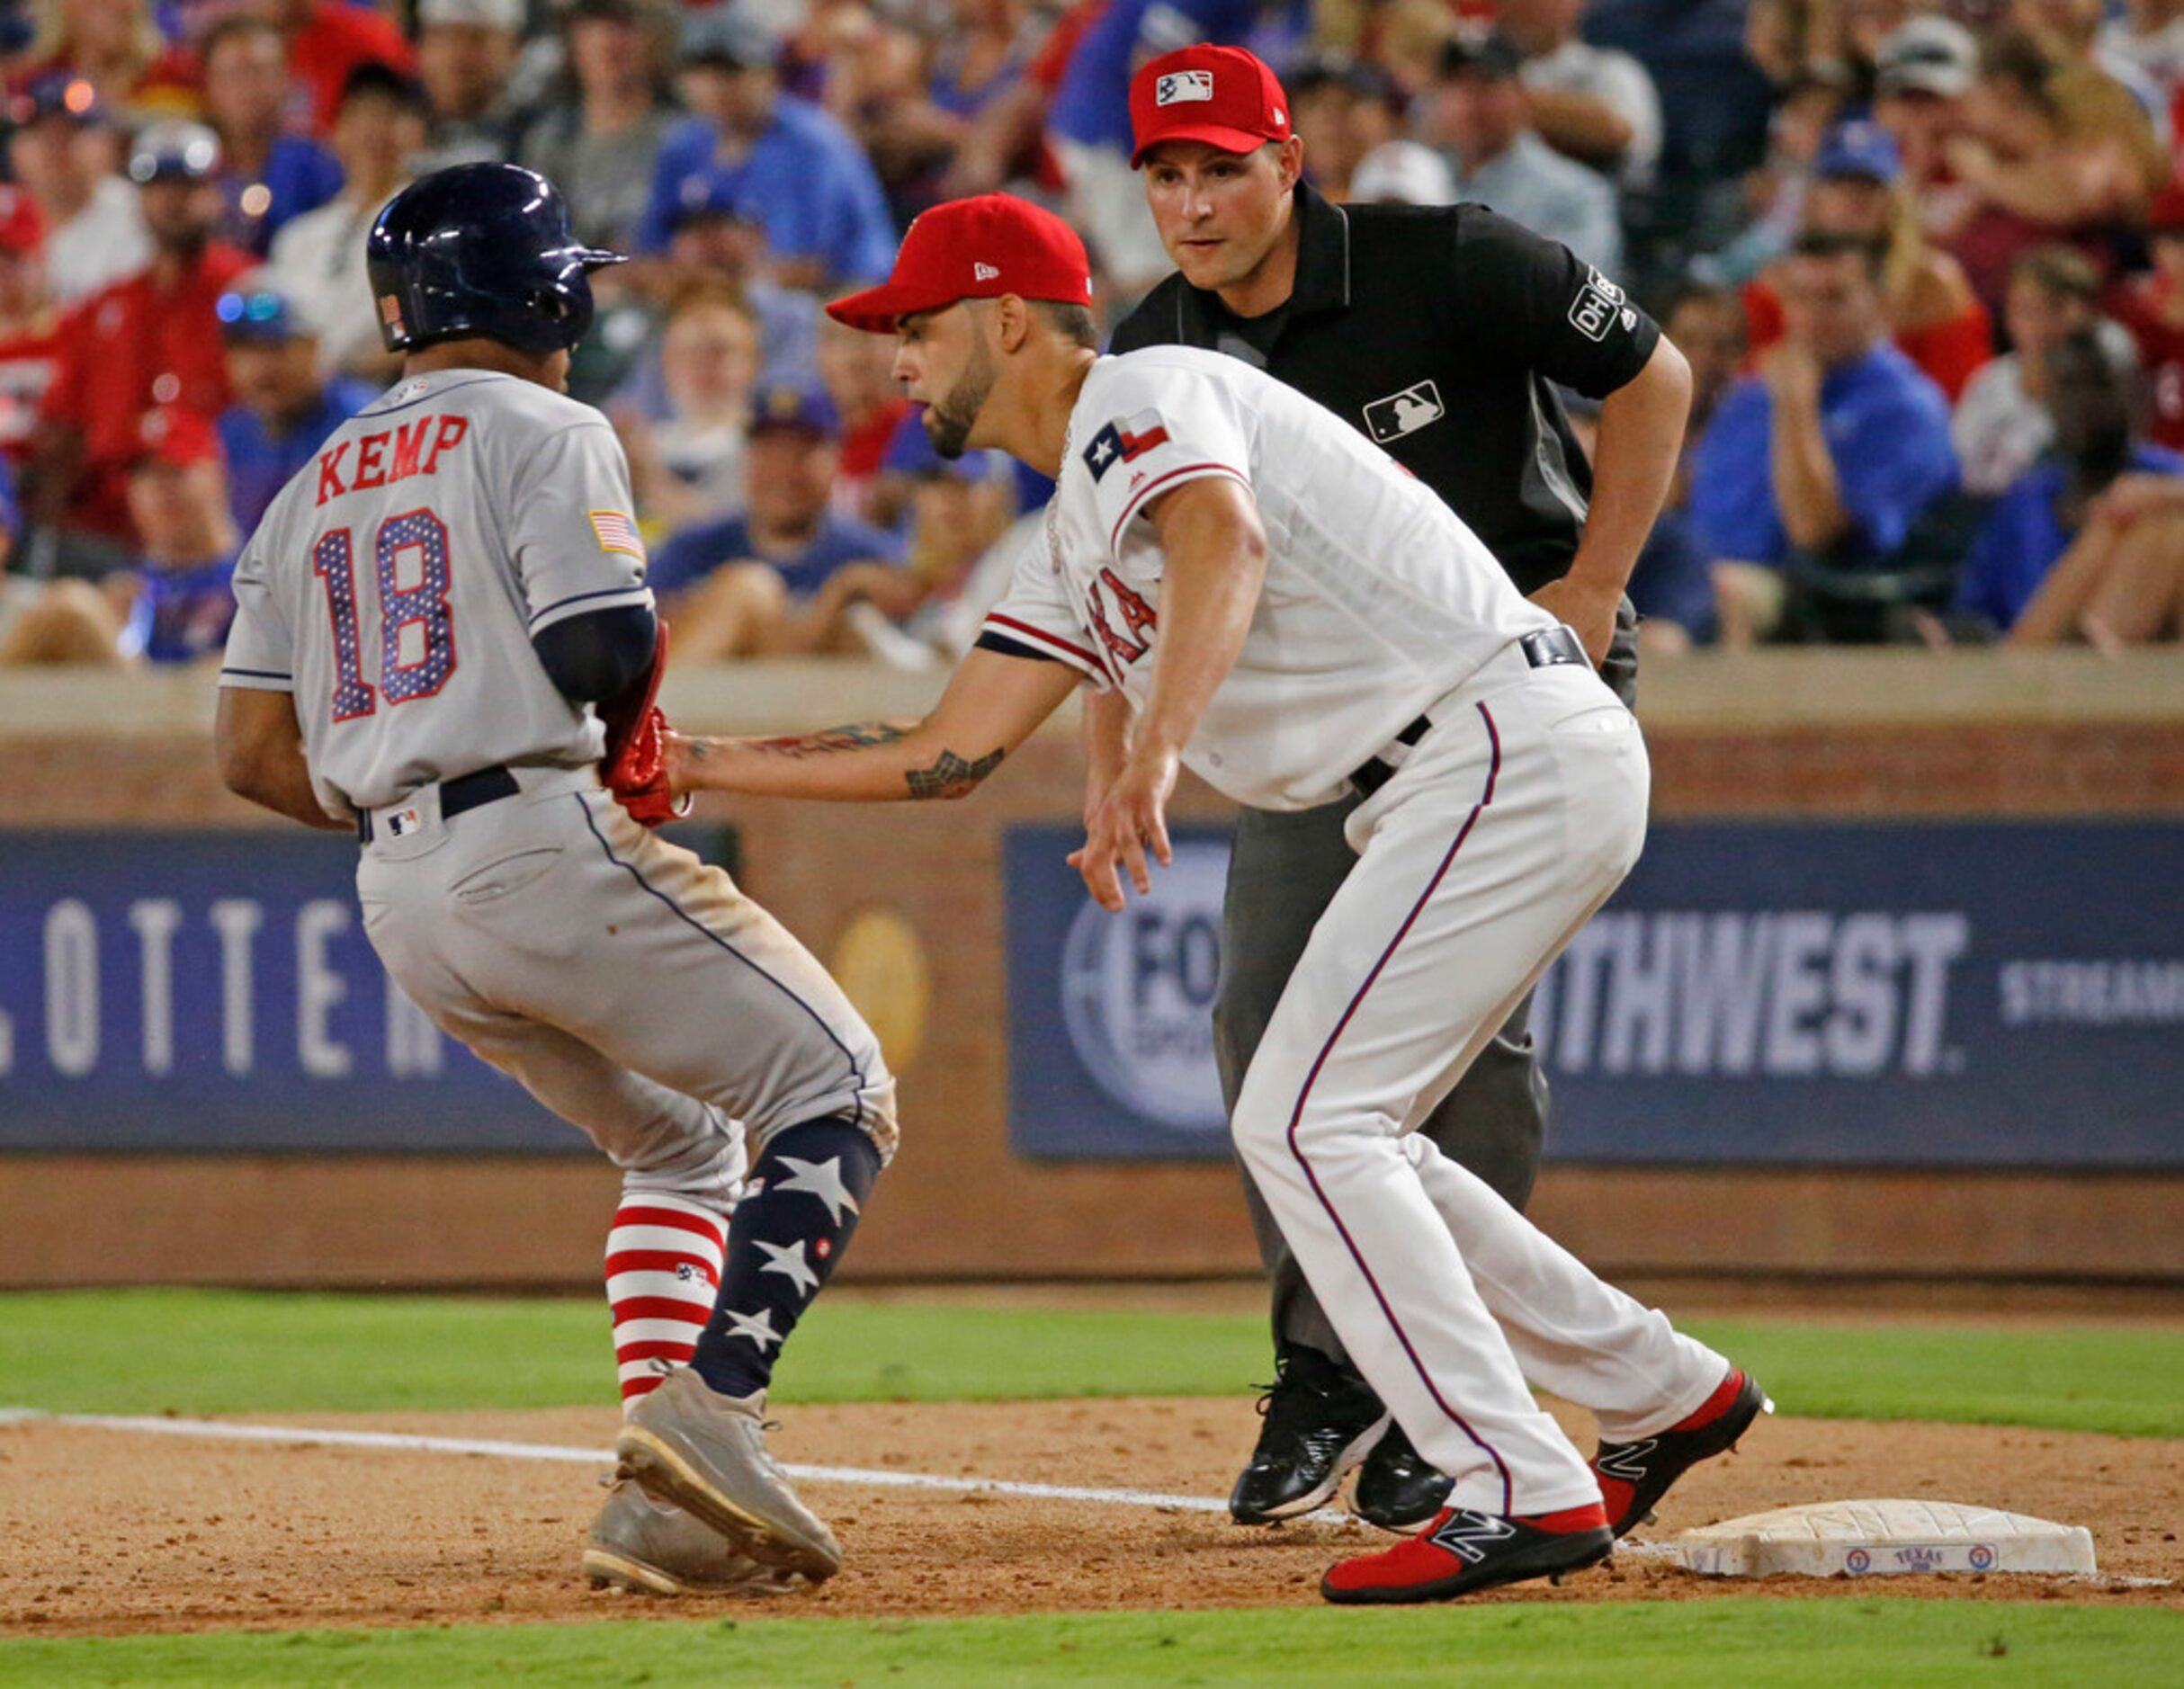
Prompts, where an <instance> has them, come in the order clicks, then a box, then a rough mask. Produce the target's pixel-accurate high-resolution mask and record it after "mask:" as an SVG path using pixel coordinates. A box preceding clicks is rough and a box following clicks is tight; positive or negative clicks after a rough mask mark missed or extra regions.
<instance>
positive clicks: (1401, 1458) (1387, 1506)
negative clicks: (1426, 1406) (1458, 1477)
mask: <svg viewBox="0 0 2184 1689" xmlns="http://www.w3.org/2000/svg"><path fill="white" fill-rule="evenodd" d="M1453 1488H1455V1479H1452V1478H1451V1477H1449V1475H1448V1474H1447V1473H1446V1472H1444V1471H1442V1470H1440V1469H1439V1468H1438V1467H1436V1466H1434V1465H1432V1464H1431V1463H1430V1462H1428V1461H1427V1459H1426V1457H1425V1456H1424V1455H1422V1454H1420V1453H1419V1452H1418V1451H1417V1450H1416V1449H1414V1448H1412V1447H1411V1446H1410V1438H1409V1437H1407V1436H1405V1435H1404V1434H1403V1428H1402V1426H1401V1425H1396V1424H1394V1423H1393V1422H1392V1421H1391V1422H1390V1424H1389V1425H1388V1429H1387V1431H1386V1432H1385V1433H1384V1434H1383V1435H1382V1437H1381V1439H1380V1441H1379V1442H1378V1443H1374V1445H1373V1452H1372V1453H1370V1454H1368V1455H1366V1456H1365V1464H1364V1465H1363V1466H1361V1467H1359V1468H1358V1469H1357V1493H1356V1496H1355V1497H1353V1498H1352V1500H1351V1504H1350V1506H1351V1510H1352V1511H1353V1512H1355V1513H1356V1515H1357V1516H1358V1517H1359V1518H1360V1519H1363V1520H1364V1521H1365V1523H1366V1524H1376V1525H1378V1526H1379V1527H1380V1528H1381V1529H1382V1530H1383V1531H1415V1530H1417V1529H1418V1528H1419V1526H1420V1525H1422V1524H1425V1523H1426V1521H1427V1520H1428V1519H1430V1518H1432V1517H1433V1515H1435V1514H1437V1513H1438V1512H1440V1511H1441V1509H1442V1508H1443V1507H1444V1506H1446V1505H1447V1502H1448V1492H1449V1491H1450V1490H1451V1489H1453Z"/></svg>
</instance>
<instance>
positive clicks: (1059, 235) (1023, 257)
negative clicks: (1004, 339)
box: [827, 193, 1092, 335]
mask: <svg viewBox="0 0 2184 1689" xmlns="http://www.w3.org/2000/svg"><path fill="white" fill-rule="evenodd" d="M1004 293H1014V294H1015V295H1016V297H1017V298H1018V299H1051V300H1053V301H1056V302H1058V303H1060V304H1063V305H1088V304H1090V303H1091V302H1092V264H1091V261H1090V260H1089V259H1088V258H1087V257H1086V256H1085V244H1084V242H1083V241H1081V240H1079V239H1078V237H1077V231H1076V230H1075V229H1073V228H1070V226H1069V225H1068V224H1067V223H1065V222H1063V221H1062V220H1061V219H1060V218H1059V217H1056V216H1055V215H1054V214H1053V212H1052V211H1045V210H1040V208H1039V207H1037V206H1035V205H1034V204H1032V203H1031V201H1028V200H1019V199H1017V198H1016V195H1014V194H1013V193H981V194H980V195H979V196H978V197H977V198H975V199H970V200H951V201H948V202H947V203H946V204H944V205H936V206H935V207H934V208H933V209H932V210H929V211H926V212H923V213H921V214H920V215H919V216H918V217H917V219H916V220H915V221H913V222H912V223H911V224H910V228H909V233H908V234H906V235H905V236H903V237H902V248H901V250H900V251H899V252H898V253H896V255H895V273H893V274H892V275H891V276H889V277H888V279H887V280H886V281H883V282H882V283H881V284H880V285H879V286H878V287H876V288H867V289H865V290H864V292H862V293H852V294H851V295H850V296H849V297H848V298H847V299H837V300H835V302H834V303H833V304H831V305H829V306H828V308H827V315H828V316H829V317H833V318H834V320H835V321H836V322H837V323H846V324H847V325H848V326H850V327H852V328H862V329H864V331H865V333H867V334H872V335H891V334H893V333H894V332H895V322H896V319H897V318H898V317H909V316H912V315H915V314H916V313H917V312H918V311H937V310H940V309H942V308H944V307H946V306H950V305H953V304H954V303H955V301H956V300H958V299H999V298H1000V297H1001V296H1002V295H1003V294H1004Z"/></svg>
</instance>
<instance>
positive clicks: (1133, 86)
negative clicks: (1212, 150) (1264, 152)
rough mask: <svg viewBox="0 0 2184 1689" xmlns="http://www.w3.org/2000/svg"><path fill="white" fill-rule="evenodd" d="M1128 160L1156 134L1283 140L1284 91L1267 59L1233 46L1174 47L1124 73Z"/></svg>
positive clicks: (1229, 149)
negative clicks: (1128, 74)
mask: <svg viewBox="0 0 2184 1689" xmlns="http://www.w3.org/2000/svg"><path fill="white" fill-rule="evenodd" d="M1130 132H1131V152H1130V167H1131V168H1132V170H1135V169H1136V168H1137V167H1138V164H1139V162H1140V161H1141V159H1143V157H1144V156H1145V155H1146V153H1147V152H1148V151H1149V150H1150V149H1151V148H1152V147H1158V146H1159V144H1160V143H1161V142H1162V141H1171V140H1194V141H1204V143H1205V144H1206V145H1207V146H1209V147H1220V148H1221V150H1222V152H1224V153H1249V152H1257V151H1258V149H1259V148H1260V147H1264V146H1265V145H1266V144H1267V142H1268V141H1285V140H1287V139H1289V96H1288V95H1287V94H1284V93H1283V92H1282V83H1281V78H1280V77H1278V76H1275V74H1274V72H1273V71H1272V70H1271V69H1269V68H1268V67H1267V64H1266V61H1265V60H1263V59H1261V58H1258V56H1257V55H1256V54H1253V53H1248V52H1246V51H1245V50H1244V49H1242V48H1240V47H1209V46H1207V45H1206V44H1205V43H1204V42H1200V43H1199V45H1197V46H1196V47H1185V48H1180V49H1177V51H1175V52H1172V53H1163V54H1161V55H1160V57H1159V58H1156V59H1153V60H1151V61H1150V63H1148V64H1147V65H1146V66H1145V67H1144V68H1143V69H1142V70H1141V71H1139V72H1138V74H1137V75H1136V76H1132V78H1131V79H1130Z"/></svg>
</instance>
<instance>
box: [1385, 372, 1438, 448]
mask: <svg viewBox="0 0 2184 1689" xmlns="http://www.w3.org/2000/svg"><path fill="white" fill-rule="evenodd" d="M1447 415H1448V407H1447V406H1446V405H1444V404H1442V403H1441V389H1439V388H1437V387H1436V386H1435V385H1434V384H1433V383H1432V382H1431V381H1419V382H1416V383H1414V384H1412V385H1411V386H1410V387H1407V388H1405V389H1403V390H1402V391H1401V392H1400V393H1391V394H1389V395H1388V397H1387V398H1376V399H1374V401H1373V402H1372V403H1371V404H1369V405H1367V406H1366V407H1365V426H1366V427H1367V428H1368V429H1370V430H1371V431H1372V433H1373V438H1374V442H1376V443H1378V444H1380V445H1383V446H1384V445H1386V444H1387V443H1388V442H1389V441H1391V440H1400V439H1401V438H1402V437H1403V436H1404V435H1405V434H1414V433H1418V431H1419V429H1421V428H1423V427H1425V426H1426V424H1428V423H1437V422H1439V421H1440V420H1441V418H1442V417H1444V416H1447Z"/></svg>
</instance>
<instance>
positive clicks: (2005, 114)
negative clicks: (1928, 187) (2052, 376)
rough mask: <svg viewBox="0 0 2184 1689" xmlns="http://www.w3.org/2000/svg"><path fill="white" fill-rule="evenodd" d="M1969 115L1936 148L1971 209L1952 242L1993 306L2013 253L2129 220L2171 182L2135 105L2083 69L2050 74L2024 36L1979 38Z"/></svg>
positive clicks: (2094, 73) (2163, 159)
mask: <svg viewBox="0 0 2184 1689" xmlns="http://www.w3.org/2000/svg"><path fill="white" fill-rule="evenodd" d="M2104 84H2105V86H2104ZM1965 119H1966V125H1967V127H1966V132H1965V133H1964V134H1960V135H1957V136H1955V137H1953V138H1951V139H1950V140H1949V141H1948V142H1947V146H1946V147H1945V149H1944V151H1945V156H1946V157H1947V162H1948V165H1949V168H1950V170H1951V171H1952V172H1953V173H1954V174H1955V175H1956V179H1957V180H1958V181H1959V182H1961V183H1963V184H1964V186H1965V190H1966V192H1967V193H1968V194H1969V195H1970V197H1971V199H1972V201H1974V210H1973V211H1972V213H1971V215H1970V216H1969V218H1968V219H1966V221H1965V226H1964V228H1963V229H1962V230H1961V231H1960V232H1959V233H1958V235H1957V237H1956V240H1955V241H1954V242H1953V243H1952V250H1954V252H1955V253H1956V256H1957V258H1958V259H1959V260H1960V261H1961V262H1962V263H1963V264H1964V267H1965V274H1966V275H1967V276H1968V277H1969V278H1970V280H1971V282H1972V287H1973V290H1974V292H1976V293H1977V294H1978V295H1979V297H1980V299H1982V300H1983V302H1984V303H1985V304H1986V306H1987V307H1988V308H1989V309H1990V310H1991V311H1992V310H1998V309H2000V308H2001V295H2002V294H2003V292H2004V291H2005V290H2007V289H2008V286H2009V266H2010V264H2012V263H2014V262H2015V261H2016V258H2017V255H2018V254H2019V253H2020V252H2023V251H2024V250H2025V249H2026V248H2027V247H2029V246H2045V245H2046V244H2047V243H2048V242H2049V241H2052V240H2054V239H2056V238H2058V237H2062V236H2065V235H2069V234H2071V233H2072V232H2074V231H2080V230H2086V231H2094V230H2098V229H2099V228H2102V227H2104V226H2106V225H2108V224H2112V223H2117V222H2124V221H2129V220H2132V219H2135V218H2136V217H2137V216H2138V215H2139V213H2140V212H2141V211H2142V210H2143V209H2144V205H2145V202H2146V201H2147V199H2148V198H2149V197H2150V196H2151V195H2152V193H2153V191H2154V190H2155V189H2156V188H2158V187H2159V186H2160V185H2161V183H2162V182H2164V181H2165V180H2167V178H2168V174H2169V170H2170V166H2169V162H2168V158H2167V155H2166V152H2165V151H2164V149H2162V147H2160V146H2159V145H2158V144H2157V143H2155V141H2154V139H2153V129H2152V127H2151V126H2150V125H2149V124H2148V123H2147V121H2146V120H2145V115H2144V112H2141V111H2140V110H2139V109H2138V105H2137V103H2136V102H2135V101H2133V100H2132V99H2131V97H2130V96H2129V95H2128V94H2126V93H2124V91H2123V90H2122V89H2121V88H2119V87H2117V85H2115V84H2114V83H2113V82H2108V81H2107V79H2106V78H2104V77H2101V76H2100V75H2099V72H2098V71H2094V70H2092V69H2091V68H2090V67H2082V66H2081V67H2074V68H2072V70H2071V71H2070V72H2069V73H2067V74H2063V73H2058V72H2057V71H2055V70H2054V68H2053V67H2051V66H2050V65H2049V64H2048V62H2047V60H2046V59H2045V58H2043V57H2042V56H2041V52H2040V49H2039V48H2038V47H2037V46H2036V45H2035V44H2034V42H2033V41H2032V40H2031V39H2030V38H2029V37H2027V36H2024V35H2020V34H2017V33H2015V32H2010V31H2005V32H2004V33H2002V34H2001V35H1998V36H1995V37H1992V38H1991V39H1990V40H1988V41H1987V42H1986V43H1985V44H1984V45H1983V48H1982V49H1981V53H1980V77H1979V81H1978V83H1977V85H1975V86H1974V89H1973V92H1972V94H1971V96H1970V97H1969V98H1968V99H1967V100H1966V101H1965Z"/></svg>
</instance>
